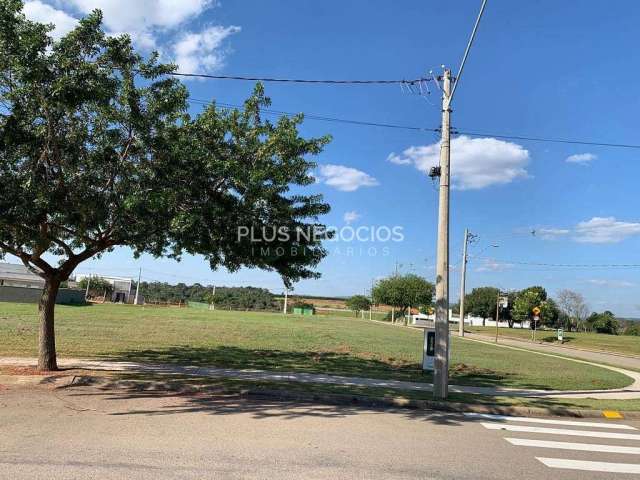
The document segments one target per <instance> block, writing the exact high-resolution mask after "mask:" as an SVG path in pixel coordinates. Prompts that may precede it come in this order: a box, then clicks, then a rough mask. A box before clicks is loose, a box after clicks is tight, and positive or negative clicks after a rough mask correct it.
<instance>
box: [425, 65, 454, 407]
mask: <svg viewBox="0 0 640 480" xmlns="http://www.w3.org/2000/svg"><path fill="white" fill-rule="evenodd" d="M450 104H451V70H449V69H448V68H445V69H444V75H443V77H442V140H441V143H440V198H439V205H438V207H439V208H438V246H437V255H436V326H435V327H436V328H435V330H436V344H435V357H434V370H433V397H434V398H435V399H445V398H447V394H448V390H449V179H450V160H451V107H450ZM424 342H425V346H424V348H425V351H426V348H427V331H426V330H425V336H424Z"/></svg>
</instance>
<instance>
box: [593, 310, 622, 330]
mask: <svg viewBox="0 0 640 480" xmlns="http://www.w3.org/2000/svg"><path fill="white" fill-rule="evenodd" d="M585 323H586V325H587V328H588V329H589V330H590V331H595V332H597V333H606V334H609V335H618V331H619V330H620V322H618V320H617V319H616V317H615V315H614V314H613V313H612V312H610V311H609V310H605V311H604V312H602V313H596V312H594V313H592V314H591V315H589V317H587V319H586V321H585Z"/></svg>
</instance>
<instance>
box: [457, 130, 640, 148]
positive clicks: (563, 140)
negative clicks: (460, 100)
mask: <svg viewBox="0 0 640 480" xmlns="http://www.w3.org/2000/svg"><path fill="white" fill-rule="evenodd" d="M452 134H453V135H469V136H470V137H494V138H504V139H507V140H523V141H529V142H546V143H569V144H573V145H591V146H597V147H616V148H636V149H637V148H640V145H637V144H629V143H607V142H592V141H588V140H574V139H566V138H543V137H527V136H522V135H502V134H498V133H481V132H468V131H460V130H457V129H454V131H453V132H452Z"/></svg>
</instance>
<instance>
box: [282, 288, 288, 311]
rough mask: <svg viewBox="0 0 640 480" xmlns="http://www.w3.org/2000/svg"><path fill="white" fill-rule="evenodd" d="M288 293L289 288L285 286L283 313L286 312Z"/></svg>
mask: <svg viewBox="0 0 640 480" xmlns="http://www.w3.org/2000/svg"><path fill="white" fill-rule="evenodd" d="M288 294H289V289H288V288H287V287H284V308H283V311H282V313H284V314H285V315H286V314H287V297H288Z"/></svg>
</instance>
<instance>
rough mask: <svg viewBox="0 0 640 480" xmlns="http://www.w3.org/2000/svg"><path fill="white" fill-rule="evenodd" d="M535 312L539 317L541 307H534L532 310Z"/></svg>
mask: <svg viewBox="0 0 640 480" xmlns="http://www.w3.org/2000/svg"><path fill="white" fill-rule="evenodd" d="M531 311H532V312H533V314H534V315H535V316H536V317H537V316H538V315H540V312H541V310H540V307H533V310H531Z"/></svg>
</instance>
